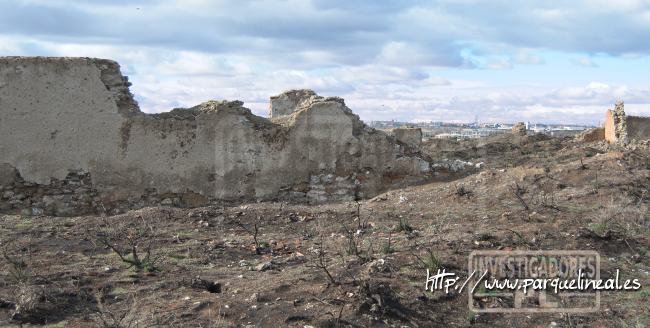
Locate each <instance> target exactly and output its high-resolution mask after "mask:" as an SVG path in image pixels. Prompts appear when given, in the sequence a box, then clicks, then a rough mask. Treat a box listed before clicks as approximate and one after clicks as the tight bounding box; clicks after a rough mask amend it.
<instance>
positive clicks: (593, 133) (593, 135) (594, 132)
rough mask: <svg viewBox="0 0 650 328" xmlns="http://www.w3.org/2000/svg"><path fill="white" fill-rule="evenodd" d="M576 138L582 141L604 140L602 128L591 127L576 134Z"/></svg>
mask: <svg viewBox="0 0 650 328" xmlns="http://www.w3.org/2000/svg"><path fill="white" fill-rule="evenodd" d="M577 138H578V139H579V140H580V141H582V142H595V141H601V140H605V129H604V128H593V129H589V130H585V131H583V132H582V133H580V134H578V135H577Z"/></svg>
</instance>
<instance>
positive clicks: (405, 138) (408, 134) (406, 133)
mask: <svg viewBox="0 0 650 328" xmlns="http://www.w3.org/2000/svg"><path fill="white" fill-rule="evenodd" d="M391 133H392V134H393V135H394V136H395V138H397V140H399V141H401V142H403V143H405V144H408V145H411V146H413V147H420V145H421V144H422V129H420V128H396V129H393V130H392V131H391Z"/></svg>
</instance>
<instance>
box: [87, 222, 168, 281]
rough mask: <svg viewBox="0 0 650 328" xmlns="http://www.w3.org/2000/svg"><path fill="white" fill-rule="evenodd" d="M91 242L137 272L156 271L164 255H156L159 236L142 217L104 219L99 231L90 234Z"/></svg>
mask: <svg viewBox="0 0 650 328" xmlns="http://www.w3.org/2000/svg"><path fill="white" fill-rule="evenodd" d="M88 234H89V235H90V236H91V241H93V242H94V243H95V244H100V245H102V246H104V247H107V248H108V249H110V250H112V251H113V253H115V254H117V256H118V257H119V258H120V260H122V262H124V263H127V264H129V268H131V267H134V268H135V270H136V271H142V270H146V271H155V270H156V263H157V262H158V261H159V260H160V259H161V258H162V255H160V254H158V255H154V251H155V247H156V245H155V243H156V241H157V238H158V235H157V233H156V231H155V229H154V227H153V225H151V223H150V222H147V220H145V219H144V218H143V217H142V216H138V217H137V218H135V220H128V221H127V220H119V221H117V220H115V219H113V220H109V219H108V218H106V217H104V218H102V223H101V227H100V229H99V231H96V232H95V233H94V234H93V233H92V232H88Z"/></svg>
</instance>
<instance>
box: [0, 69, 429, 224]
mask: <svg viewBox="0 0 650 328" xmlns="http://www.w3.org/2000/svg"><path fill="white" fill-rule="evenodd" d="M128 86H129V83H128V81H127V80H126V78H124V77H123V76H122V75H121V73H120V71H119V65H118V64H117V63H115V62H113V61H109V60H101V59H88V58H43V57H31V58H22V57H4V58H0V154H2V155H1V156H2V157H0V188H1V189H0V191H1V192H2V194H1V195H0V196H1V197H0V210H2V211H22V212H23V213H26V214H40V213H46V214H58V215H72V214H80V213H83V212H93V211H95V210H97V209H104V208H105V209H106V210H109V211H111V210H114V211H121V210H125V209H127V208H137V207H142V206H145V205H152V204H164V205H178V206H199V205H203V204H207V203H208V202H211V201H215V200H229V201H251V200H265V199H292V200H303V201H309V202H326V201H340V200H352V199H357V198H364V197H371V196H373V195H375V194H377V193H378V192H380V191H383V190H385V189H388V188H393V187H396V186H400V185H404V184H408V183H414V182H419V181H422V180H424V179H426V178H428V177H429V176H430V175H431V165H430V159H428V158H427V157H426V156H424V155H422V154H420V153H419V152H418V151H417V150H416V149H414V148H412V147H409V146H408V145H404V144H401V143H398V142H396V140H395V138H394V137H392V136H389V135H387V134H385V133H383V132H380V131H376V130H374V129H371V128H368V127H367V126H365V125H364V124H363V123H362V122H361V121H360V120H359V118H358V117H357V116H356V115H354V114H353V113H352V112H351V110H350V109H349V108H347V107H346V106H345V103H344V102H343V100H342V99H340V98H323V97H318V96H316V95H315V93H313V92H306V91H300V92H298V93H296V92H291V93H292V94H289V95H280V96H276V97H273V98H272V99H271V102H272V104H271V107H272V108H273V106H274V105H273V101H274V99H275V100H276V101H277V100H278V99H285V100H286V99H290V100H291V101H285V102H284V103H282V106H281V107H282V108H283V110H284V111H283V113H286V115H280V114H279V113H278V114H277V115H274V116H275V118H274V119H273V121H269V120H267V119H265V118H262V117H257V116H255V115H253V114H252V113H251V112H250V110H248V109H246V108H244V107H243V106H242V105H243V104H242V103H241V102H238V101H232V102H226V101H221V102H218V101H209V102H206V103H203V104H201V105H198V106H196V107H193V108H189V109H175V110H173V111H170V112H168V113H162V114H144V113H142V112H140V110H139V108H138V106H137V104H136V103H135V102H134V101H133V98H132V95H131V94H130V92H129V91H128ZM276 104H277V103H276Z"/></svg>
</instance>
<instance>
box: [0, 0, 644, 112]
mask: <svg viewBox="0 0 650 328" xmlns="http://www.w3.org/2000/svg"><path fill="white" fill-rule="evenodd" d="M648 40H650V1H647V0H621V1H606V0H593V1H586V0H583V1H571V2H563V3H562V4H561V5H560V4H558V2H546V1H514V2H513V1H505V0H497V1H477V0H456V1H452V0H444V1H421V0H404V1H391V2H384V1H374V0H269V1H256V0H240V1H226V0H216V1H207V0H187V1H180V0H139V1H138V0H136V1H126V0H116V1H108V0H97V1H81V0H22V1H21V0H17V1H2V2H0V56H12V55H19V56H37V55H40V56H88V57H100V58H110V59H114V60H116V61H118V62H119V63H120V64H121V65H122V69H123V73H124V74H126V75H128V76H129V77H130V80H131V81H132V82H133V86H132V87H131V90H132V92H133V93H134V94H135V96H136V99H137V100H138V102H139V103H140V107H141V109H142V110H143V111H145V112H150V113H152V112H161V111H168V110H170V109H172V108H174V107H191V106H194V105H196V104H198V103H201V102H204V101H207V100H210V99H229V100H234V99H238V100H242V101H244V102H245V106H246V107H249V108H251V109H252V110H253V112H254V113H256V114H258V115H264V116H265V115H266V113H267V107H268V97H269V96H272V95H275V94H278V93H280V92H282V91H284V90H287V89H295V88H310V89H313V90H315V91H316V92H318V93H319V94H321V95H324V96H340V97H343V98H345V100H346V103H347V104H348V106H349V107H350V108H352V109H353V110H354V112H355V113H357V114H359V116H360V117H361V118H362V119H363V120H365V121H371V120H391V119H396V120H400V121H410V122H415V121H448V122H471V121H473V120H474V117H475V115H478V117H479V120H481V121H495V122H498V121H501V122H516V121H537V122H542V121H543V122H548V123H563V124H570V123H573V124H590V125H596V124H598V122H600V121H603V119H604V115H605V110H606V109H608V108H612V107H613V105H614V103H615V102H616V101H617V100H619V99H620V100H623V101H625V103H626V111H627V112H628V113H630V114H633V115H646V116H650V60H649V56H650V42H648Z"/></svg>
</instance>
